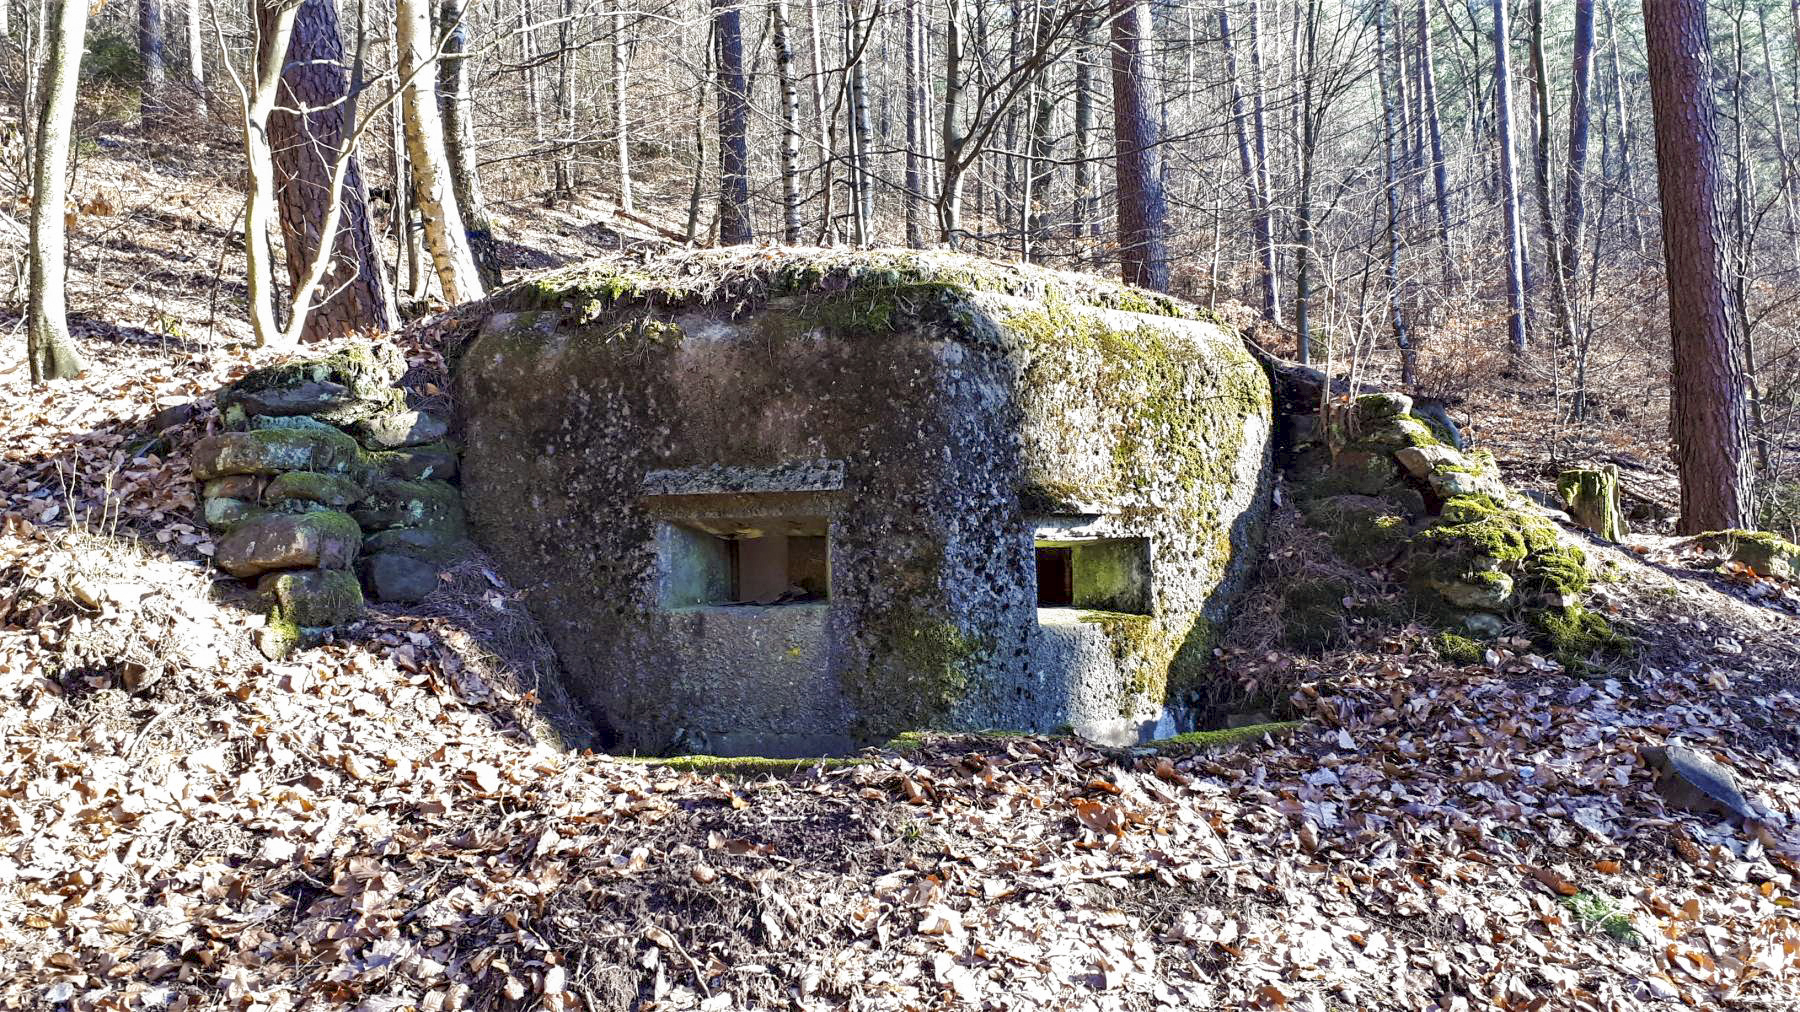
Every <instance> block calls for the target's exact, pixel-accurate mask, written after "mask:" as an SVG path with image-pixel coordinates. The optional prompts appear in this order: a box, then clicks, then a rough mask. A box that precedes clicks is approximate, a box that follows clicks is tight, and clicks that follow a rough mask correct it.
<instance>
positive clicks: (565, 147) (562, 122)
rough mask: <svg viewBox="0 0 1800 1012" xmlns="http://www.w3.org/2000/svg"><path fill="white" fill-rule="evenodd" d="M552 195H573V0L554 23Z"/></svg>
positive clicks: (567, 1) (564, 2)
mask: <svg viewBox="0 0 1800 1012" xmlns="http://www.w3.org/2000/svg"><path fill="white" fill-rule="evenodd" d="M556 45H557V49H558V50H559V52H558V53H557V54H556V134H557V137H556V148H557V150H556V195H557V196H558V197H564V198H567V197H572V196H574V195H575V52H576V50H575V0H562V17H561V19H559V20H558V21H557V23H556Z"/></svg>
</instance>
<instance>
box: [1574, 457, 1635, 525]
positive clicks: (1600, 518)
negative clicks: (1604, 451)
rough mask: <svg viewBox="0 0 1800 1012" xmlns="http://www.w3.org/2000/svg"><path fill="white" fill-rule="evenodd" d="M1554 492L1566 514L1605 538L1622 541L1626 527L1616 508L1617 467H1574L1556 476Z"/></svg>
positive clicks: (1623, 515)
mask: <svg viewBox="0 0 1800 1012" xmlns="http://www.w3.org/2000/svg"><path fill="white" fill-rule="evenodd" d="M1556 494H1557V495H1558V496H1560V497H1561V498H1562V501H1563V504H1564V505H1565V506H1567V507H1568V510H1569V516H1571V517H1573V518H1574V519H1575V522H1576V523H1578V524H1580V525H1581V526H1583V527H1585V528H1587V529H1588V530H1589V531H1592V532H1593V533H1594V536H1595V537H1598V538H1600V539H1602V540H1604V541H1613V542H1617V541H1620V540H1623V539H1624V537H1625V535H1626V533H1627V531H1628V528H1627V527H1626V526H1625V513H1624V511H1622V510H1621V509H1619V466H1618V465H1617V464H1607V465H1606V466H1604V467H1577V468H1570V469H1569V470H1566V471H1564V472H1563V473H1562V474H1561V475H1559V476H1557V479H1556Z"/></svg>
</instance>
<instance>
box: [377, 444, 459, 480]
mask: <svg viewBox="0 0 1800 1012" xmlns="http://www.w3.org/2000/svg"><path fill="white" fill-rule="evenodd" d="M456 457H457V452H456V447H455V446H453V445H451V444H449V443H442V442H440V443H427V444H426V445H424V446H409V447H406V448H404V449H399V450H378V451H376V452H374V453H371V454H369V463H370V465H371V467H372V468H373V469H374V471H375V472H376V473H378V474H382V475H386V476H387V477H389V478H400V479H404V480H406V481H424V480H426V479H428V478H435V479H437V480H438V481H448V480H450V479H451V478H454V477H456V465H457V459H456Z"/></svg>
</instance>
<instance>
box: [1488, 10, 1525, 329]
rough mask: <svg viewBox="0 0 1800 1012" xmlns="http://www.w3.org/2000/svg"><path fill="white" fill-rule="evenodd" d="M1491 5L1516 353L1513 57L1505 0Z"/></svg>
mask: <svg viewBox="0 0 1800 1012" xmlns="http://www.w3.org/2000/svg"><path fill="white" fill-rule="evenodd" d="M1493 8H1494V120H1495V123H1494V126H1495V130H1496V132H1497V133H1498V134H1499V139H1500V189H1501V193H1502V197H1501V199H1502V201H1503V203H1504V205H1505V208H1506V236H1505V240H1506V301H1507V313H1508V315H1507V319H1506V328H1507V334H1508V337H1509V338H1510V339H1511V341H1512V350H1513V353H1514V354H1515V355H1523V354H1524V353H1525V347H1526V345H1525V234H1524V229H1523V228H1522V226H1521V224H1520V221H1519V170H1518V166H1517V164H1516V162H1517V155H1516V154H1515V153H1514V147H1513V119H1512V59H1511V57H1510V55H1509V53H1508V50H1509V48H1510V47H1509V46H1508V42H1507V40H1508V29H1507V24H1506V0H1493Z"/></svg>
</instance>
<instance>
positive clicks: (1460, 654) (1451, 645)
mask: <svg viewBox="0 0 1800 1012" xmlns="http://www.w3.org/2000/svg"><path fill="white" fill-rule="evenodd" d="M1431 645H1432V646H1434V647H1436V648H1437V652H1438V656H1439V657H1442V658H1443V659H1444V660H1447V661H1449V662H1450V663H1452V664H1480V663H1481V662H1482V661H1483V660H1486V659H1487V651H1486V650H1484V649H1483V648H1482V646H1481V644H1480V643H1478V642H1476V641H1475V640H1473V639H1470V638H1469V637H1467V636H1464V635H1462V634H1461V633H1454V632H1451V631H1450V630H1448V629H1445V630H1443V631H1442V632H1440V633H1438V634H1437V635H1435V636H1433V637H1432V638H1431Z"/></svg>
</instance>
